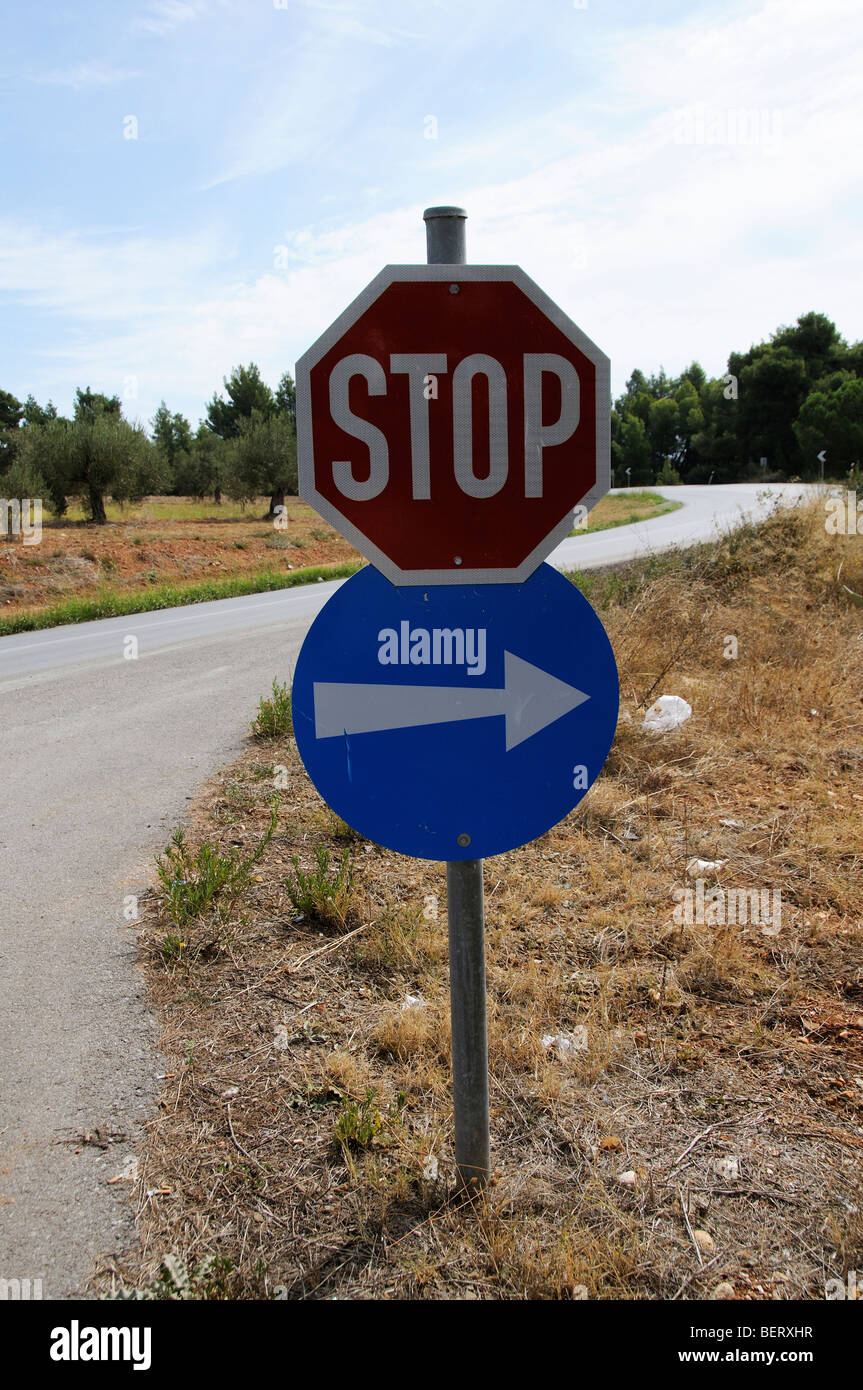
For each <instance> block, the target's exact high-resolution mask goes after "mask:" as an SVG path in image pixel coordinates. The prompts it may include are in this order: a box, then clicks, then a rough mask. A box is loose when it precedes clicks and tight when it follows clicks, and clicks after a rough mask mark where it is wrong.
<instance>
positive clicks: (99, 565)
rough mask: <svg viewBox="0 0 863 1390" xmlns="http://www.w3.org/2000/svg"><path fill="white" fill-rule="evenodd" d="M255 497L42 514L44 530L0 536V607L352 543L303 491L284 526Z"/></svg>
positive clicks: (308, 556) (334, 555)
mask: <svg viewBox="0 0 863 1390" xmlns="http://www.w3.org/2000/svg"><path fill="white" fill-rule="evenodd" d="M267 505H268V504H267V501H266V500H265V499H264V498H259V499H258V500H257V501H256V502H255V503H250V504H249V505H248V506H247V507H246V508H245V511H242V510H241V509H240V507H239V506H238V505H237V504H236V503H232V502H223V503H222V504H221V506H220V507H216V506H215V505H214V504H213V503H212V502H208V503H196V502H195V501H193V500H192V499H189V498H181V497H178V498H173V497H156V498H148V499H147V500H146V501H145V502H144V503H142V504H141V505H140V506H139V507H127V508H125V509H121V508H120V507H119V506H116V505H111V506H110V507H109V509H108V516H109V520H108V523H107V524H106V525H105V526H94V525H92V524H89V523H87V522H84V521H82V520H75V515H76V513H75V510H74V509H73V510H72V512H71V513H70V518H69V519H66V520H57V519H55V518H50V517H47V518H44V519H43V529H42V539H41V541H40V543H39V544H38V545H31V546H27V545H24V544H23V543H22V542H21V541H20V540H16V541H15V542H14V543H9V542H6V543H3V542H0V605H2V608H0V611H2V613H3V615H4V616H6V617H8V616H10V615H11V614H14V613H17V612H19V611H21V612H23V611H31V610H34V609H39V608H41V607H45V606H47V605H49V604H53V603H56V602H57V601H58V599H64V598H71V597H82V596H83V597H86V596H88V595H90V594H92V593H94V592H95V591H96V590H98V589H99V588H100V587H102V586H105V587H110V588H111V589H112V590H117V591H119V592H121V593H129V592H137V591H139V590H141V589H146V588H147V587H148V586H149V585H152V584H157V583H159V584H160V583H164V582H176V583H182V582H184V581H188V582H192V581H195V580H206V579H217V578H222V577H225V576H228V575H241V574H245V573H251V572H253V571H255V570H260V569H262V568H268V569H273V568H277V567H283V568H284V569H285V570H286V571H288V570H291V569H300V568H305V567H306V566H311V565H331V564H333V565H334V564H339V563H341V562H343V561H345V560H350V559H355V558H356V552H355V551H354V549H353V547H352V546H350V545H349V544H348V543H347V541H345V540H343V539H342V537H341V536H339V535H337V534H336V532H335V531H334V530H333V529H332V527H330V526H327V524H326V523H325V522H324V521H322V520H321V518H320V517H319V516H318V515H317V513H316V512H315V511H313V510H312V508H311V507H309V506H307V505H306V503H305V502H301V501H300V500H299V498H296V497H289V498H287V500H286V508H287V513H286V518H285V520H286V523H287V524H286V526H284V527H276V526H274V524H273V522H272V521H268V520H267V519H266V511H267Z"/></svg>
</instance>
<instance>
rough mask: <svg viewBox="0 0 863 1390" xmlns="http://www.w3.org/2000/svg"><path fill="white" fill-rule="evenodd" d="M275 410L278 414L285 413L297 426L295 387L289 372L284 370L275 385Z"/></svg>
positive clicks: (295, 426)
mask: <svg viewBox="0 0 863 1390" xmlns="http://www.w3.org/2000/svg"><path fill="white" fill-rule="evenodd" d="M275 399H276V410H277V412H278V413H279V414H280V415H286V416H287V418H288V419H289V420H290V422H291V424H292V425H293V427H294V429H296V428H297V388H296V386H295V385H294V378H293V377H292V376H291V374H290V372H285V374H284V376H283V377H282V379H281V381H280V382H279V384H278V386H277V387H276V398H275Z"/></svg>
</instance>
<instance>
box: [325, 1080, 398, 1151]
mask: <svg viewBox="0 0 863 1390" xmlns="http://www.w3.org/2000/svg"><path fill="white" fill-rule="evenodd" d="M405 1102H406V1097H405V1094H404V1092H403V1091H399V1093H398V1095H397V1096H396V1098H395V1100H391V1101H390V1103H389V1105H388V1106H387V1108H386V1110H381V1109H380V1107H379V1105H378V1104H377V1101H376V1100H375V1093H374V1089H373V1088H372V1087H371V1086H369V1087H367V1088H366V1093H365V1096H364V1097H363V1099H362V1100H361V1101H355V1100H351V1098H350V1097H349V1096H345V1097H343V1099H342V1108H341V1110H340V1111H339V1116H338V1119H337V1120H336V1128H335V1137H336V1139H337V1140H338V1142H339V1144H341V1146H342V1149H344V1150H345V1151H347V1150H349V1149H367V1148H369V1146H370V1145H371V1144H372V1142H373V1141H374V1139H375V1136H376V1135H378V1134H379V1133H380V1131H381V1129H382V1128H383V1127H384V1125H393V1124H397V1123H398V1122H399V1120H400V1119H401V1117H402V1111H403V1110H404V1107H405Z"/></svg>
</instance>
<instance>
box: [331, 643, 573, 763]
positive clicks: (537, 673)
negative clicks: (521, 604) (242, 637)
mask: <svg viewBox="0 0 863 1390" xmlns="http://www.w3.org/2000/svg"><path fill="white" fill-rule="evenodd" d="M589 699H590V696H589V695H585V693H584V691H583V690H576V688H575V686H574V685H567V684H566V682H565V681H560V680H558V679H557V677H556V676H551V675H549V673H548V672H547V671H541V670H540V668H539V667H538V666H532V665H531V664H530V662H529V661H522V659H521V657H518V656H513V654H512V652H504V689H503V690H489V689H471V688H470V687H466V686H462V685H456V686H450V685H349V684H342V683H340V682H338V681H315V734H316V736H317V737H318V738H341V736H342V735H343V734H373V733H385V732H386V731H387V730H389V729H413V728H417V727H419V726H420V725H423V724H449V723H452V722H454V721H455V720H459V719H487V718H488V717H489V716H490V715H493V714H502V715H504V716H505V717H506V749H507V752H509V750H510V748H515V747H516V745H517V744H519V743H524V741H525V739H528V738H532V737H533V735H534V734H538V733H539V731H540V729H544V728H545V727H546V725H547V724H553V723H554V722H555V720H556V719H562V718H563V716H564V715H565V714H569V712H570V710H574V709H576V708H577V706H578V705H582V704H584V701H585V700H589Z"/></svg>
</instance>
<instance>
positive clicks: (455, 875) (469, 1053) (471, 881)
mask: <svg viewBox="0 0 863 1390" xmlns="http://www.w3.org/2000/svg"><path fill="white" fill-rule="evenodd" d="M466 218H467V213H466V212H465V211H464V209H463V208H453V207H440V208H426V210H425V212H424V213H423V220H424V221H425V224H426V259H427V261H428V264H429V265H464V264H465V261H466V259H467V256H466V254H465V226H464V224H465V220H466ZM465 838H466V837H465ZM446 901H447V923H448V927H449V997H450V1017H451V1019H452V1076H453V1120H454V1124H455V1162H456V1168H457V1170H458V1176H459V1183H460V1184H461V1186H462V1187H465V1188H468V1189H476V1188H479V1187H483V1186H484V1185H485V1183H486V1182H487V1181H488V1176H489V1172H490V1169H491V1159H490V1154H489V1124H488V1028H487V1024H486V989H485V911H484V904H483V885H482V860H481V859H460V860H455V861H453V860H449V861H448V862H447V866H446Z"/></svg>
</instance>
